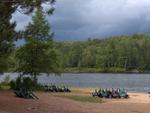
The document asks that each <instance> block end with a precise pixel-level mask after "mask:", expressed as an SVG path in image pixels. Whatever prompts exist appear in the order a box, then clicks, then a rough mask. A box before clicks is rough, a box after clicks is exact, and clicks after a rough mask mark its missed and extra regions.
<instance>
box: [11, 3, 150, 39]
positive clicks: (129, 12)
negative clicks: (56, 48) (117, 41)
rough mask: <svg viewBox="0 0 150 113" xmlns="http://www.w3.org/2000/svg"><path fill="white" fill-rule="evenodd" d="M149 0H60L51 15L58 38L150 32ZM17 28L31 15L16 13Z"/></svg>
mask: <svg viewBox="0 0 150 113" xmlns="http://www.w3.org/2000/svg"><path fill="white" fill-rule="evenodd" d="M149 6H150V1H149V0H57V2H56V10H55V13H54V15H53V16H51V17H47V18H48V20H49V22H50V24H51V26H52V30H53V31H54V32H55V39H56V40H68V41H72V40H84V39H87V38H89V37H91V38H98V37H108V36H114V35H126V34H134V33H139V32H140V33H147V34H148V33H150V30H149V29H150V7H149ZM13 19H14V20H17V22H18V26H17V29H20V28H23V27H24V26H25V25H26V24H27V23H28V22H29V21H30V17H29V16H20V14H18V13H17V14H14V18H13Z"/></svg>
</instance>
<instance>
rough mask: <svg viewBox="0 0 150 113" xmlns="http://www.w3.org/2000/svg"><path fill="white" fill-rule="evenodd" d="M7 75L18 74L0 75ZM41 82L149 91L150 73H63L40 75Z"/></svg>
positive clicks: (13, 75)
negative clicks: (58, 74) (59, 74)
mask: <svg viewBox="0 0 150 113" xmlns="http://www.w3.org/2000/svg"><path fill="white" fill-rule="evenodd" d="M6 75H11V78H12V79H15V78H16V77H17V74H15V73H14V74H9V73H5V74H4V75H1V76H0V80H2V79H4V78H5V76H6ZM38 79H39V83H41V84H51V83H52V84H56V85H66V86H69V87H101V88H125V89H127V90H128V91H140V92H147V91H149V90H150V74H103V73H101V74H91V73H79V74H71V73H67V74H62V75H61V76H55V75H51V76H46V75H44V74H43V76H40V77H39V78H38Z"/></svg>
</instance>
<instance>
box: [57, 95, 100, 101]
mask: <svg viewBox="0 0 150 113" xmlns="http://www.w3.org/2000/svg"><path fill="white" fill-rule="evenodd" d="M60 97H64V98H67V99H71V100H75V101H80V102H90V103H102V102H103V101H102V99H100V98H97V97H91V96H75V95H63V96H60Z"/></svg>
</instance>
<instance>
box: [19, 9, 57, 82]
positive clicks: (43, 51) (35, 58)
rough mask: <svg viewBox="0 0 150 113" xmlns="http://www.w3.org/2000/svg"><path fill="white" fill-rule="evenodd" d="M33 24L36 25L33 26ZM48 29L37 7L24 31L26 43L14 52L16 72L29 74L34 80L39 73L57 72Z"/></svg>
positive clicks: (55, 57) (55, 58)
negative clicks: (16, 63)
mask: <svg viewBox="0 0 150 113" xmlns="http://www.w3.org/2000/svg"><path fill="white" fill-rule="evenodd" d="M35 26H38V27H37V28H35ZM49 31H50V29H49V27H48V22H47V21H46V20H45V17H44V16H43V13H42V9H41V8H38V9H37V11H36V14H35V16H34V17H33V18H32V23H29V25H28V26H27V27H26V30H25V31H24V36H25V37H26V44H25V45H24V46H23V47H21V48H20V49H19V50H18V51H17V54H16V58H17V59H18V66H17V67H18V68H17V72H19V73H21V74H22V75H24V74H29V75H31V76H32V77H33V79H34V80H35V81H36V80H37V75H40V73H47V74H49V73H57V72H58V62H57V55H56V53H55V51H54V49H53V40H52V37H51V34H49ZM37 34H38V35H37Z"/></svg>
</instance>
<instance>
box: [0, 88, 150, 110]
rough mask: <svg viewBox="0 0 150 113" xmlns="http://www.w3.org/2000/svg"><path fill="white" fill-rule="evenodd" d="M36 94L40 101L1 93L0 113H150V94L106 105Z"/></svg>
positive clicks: (138, 94) (9, 93)
mask: <svg viewBox="0 0 150 113" xmlns="http://www.w3.org/2000/svg"><path fill="white" fill-rule="evenodd" d="M89 93H90V92H88V91H87V90H86V91H82V92H79V91H77V92H74V93H70V94H68V95H76V94H78V95H82V96H83V95H89ZM36 94H37V95H38V97H39V98H40V99H39V100H32V99H29V100H26V99H20V98H16V97H15V95H14V94H13V92H10V91H9V92H8V91H7V92H0V113H150V98H149V97H148V94H143V93H130V94H129V95H130V98H129V99H119V100H115V99H106V100H107V102H105V103H90V102H80V101H74V100H71V99H66V98H63V97H57V95H60V94H51V93H36ZM61 95H64V94H63V93H62V94H61ZM135 95H136V96H135Z"/></svg>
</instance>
